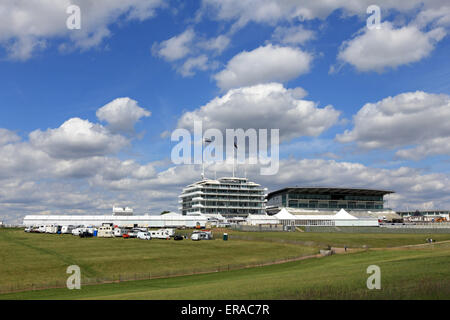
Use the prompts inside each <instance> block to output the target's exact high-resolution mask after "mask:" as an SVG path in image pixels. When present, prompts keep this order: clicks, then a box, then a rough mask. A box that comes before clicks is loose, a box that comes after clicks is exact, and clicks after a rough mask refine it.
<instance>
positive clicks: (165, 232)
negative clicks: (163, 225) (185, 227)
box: [149, 229, 175, 239]
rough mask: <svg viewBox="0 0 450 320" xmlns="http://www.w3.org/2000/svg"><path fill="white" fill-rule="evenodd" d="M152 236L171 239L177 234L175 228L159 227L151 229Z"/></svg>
mask: <svg viewBox="0 0 450 320" xmlns="http://www.w3.org/2000/svg"><path fill="white" fill-rule="evenodd" d="M149 232H150V234H151V236H152V238H156V239H170V238H171V237H173V236H174V235H175V229H159V230H156V231H149Z"/></svg>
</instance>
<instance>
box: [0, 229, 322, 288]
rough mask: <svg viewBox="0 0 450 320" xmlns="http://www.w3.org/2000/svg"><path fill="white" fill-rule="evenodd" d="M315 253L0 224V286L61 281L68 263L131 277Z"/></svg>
mask: <svg viewBox="0 0 450 320" xmlns="http://www.w3.org/2000/svg"><path fill="white" fill-rule="evenodd" d="M313 253H317V248H313V247H303V246H298V245H294V244H284V243H270V242H263V241H244V240H234V241H222V240H213V241H191V240H183V241H173V240H158V239H154V240H150V241H145V240H139V239H127V240H125V239H122V238H112V239H106V238H87V239H80V238H79V237H75V236H72V235H56V234H34V233H33V234H30V233H25V232H23V230H17V229H16V230H10V229H0V261H2V263H1V264H0V274H1V277H0V290H2V289H3V290H2V291H4V289H7V288H10V287H15V288H17V289H20V288H27V287H31V286H32V285H33V286H43V285H52V283H53V284H55V283H65V281H66V279H67V277H68V275H67V274H66V269H67V267H68V266H70V265H78V266H80V268H81V270H82V276H83V277H84V278H89V279H92V280H95V279H109V278H112V279H117V278H118V277H119V276H120V277H121V278H122V279H133V278H134V277H137V278H142V277H146V278H148V277H149V275H151V276H152V277H155V276H164V275H169V274H174V273H184V274H186V273H190V272H200V271H202V270H205V271H208V270H212V269H214V270H215V268H216V267H223V268H228V265H230V266H231V267H233V266H234V267H238V266H239V265H248V264H255V263H262V262H268V261H273V260H279V259H283V258H286V257H298V256H302V255H310V254H313Z"/></svg>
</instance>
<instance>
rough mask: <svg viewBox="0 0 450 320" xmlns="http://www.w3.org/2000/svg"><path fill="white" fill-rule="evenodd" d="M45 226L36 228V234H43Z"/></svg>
mask: <svg viewBox="0 0 450 320" xmlns="http://www.w3.org/2000/svg"><path fill="white" fill-rule="evenodd" d="M45 229H46V228H45V226H39V228H38V232H40V233H45Z"/></svg>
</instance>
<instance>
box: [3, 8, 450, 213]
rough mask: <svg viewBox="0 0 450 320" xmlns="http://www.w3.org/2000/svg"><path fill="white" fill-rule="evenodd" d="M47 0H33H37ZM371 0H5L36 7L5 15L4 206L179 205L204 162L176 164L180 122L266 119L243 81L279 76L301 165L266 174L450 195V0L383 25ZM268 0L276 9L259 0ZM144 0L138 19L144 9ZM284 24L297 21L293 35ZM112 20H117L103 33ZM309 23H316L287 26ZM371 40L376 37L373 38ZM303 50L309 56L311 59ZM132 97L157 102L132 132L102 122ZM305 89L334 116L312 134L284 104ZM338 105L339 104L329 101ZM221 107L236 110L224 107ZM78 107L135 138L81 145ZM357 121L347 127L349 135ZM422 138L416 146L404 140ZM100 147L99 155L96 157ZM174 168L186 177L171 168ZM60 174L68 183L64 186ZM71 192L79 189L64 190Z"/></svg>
mask: <svg viewBox="0 0 450 320" xmlns="http://www.w3.org/2000/svg"><path fill="white" fill-rule="evenodd" d="M39 3H40V2H39V1H34V4H35V5H37V6H39ZM100 3H101V2H100ZM70 4H77V5H79V6H80V9H81V17H82V25H81V30H67V28H66V27H65V20H66V19H67V17H68V15H67V14H66V13H65V12H64V10H63V9H64V8H65V6H67V5H70ZM369 4H371V3H368V4H367V5H365V4H364V1H362V3H360V4H358V5H353V4H342V5H335V7H333V6H332V5H330V4H328V3H327V2H325V1H323V3H322V1H317V2H314V1H303V2H300V3H293V2H290V1H282V2H279V3H277V2H272V1H268V0H267V1H266V0H263V1H256V0H255V1H253V0H252V1H232V0H230V1H225V2H224V3H222V4H221V3H220V2H216V1H212V0H211V1H210V0H208V1H206V0H205V1H192V2H189V3H188V4H186V3H184V2H178V1H168V2H167V1H166V2H161V1H156V0H149V1H142V3H141V4H139V2H137V1H135V0H127V1H123V2H122V4H121V5H120V6H119V5H118V4H117V7H115V6H116V4H115V3H114V2H111V3H108V2H104V8H100V9H99V8H92V1H91V0H79V1H62V4H61V2H59V3H57V1H55V4H54V5H53V6H50V5H49V4H42V5H41V6H39V9H33V8H31V9H30V8H29V7H27V5H28V4H27V3H26V1H19V2H18V3H17V6H16V8H8V7H7V6H8V5H9V4H8V3H5V4H0V9H2V7H5V8H3V9H7V10H4V11H3V12H9V13H3V15H5V14H6V15H9V14H10V15H11V16H13V14H12V12H14V10H19V9H22V10H24V12H26V14H28V15H29V19H27V20H24V21H25V22H23V23H18V22H17V21H15V23H10V24H9V25H7V24H6V22H8V21H9V19H12V18H11V16H7V17H6V16H5V17H2V14H0V18H4V19H2V20H4V21H6V22H5V24H0V69H1V72H0V83H1V84H2V85H1V89H0V101H1V108H0V128H2V129H4V130H3V131H0V154H1V155H2V156H3V157H4V159H3V163H1V162H0V179H4V183H3V184H4V185H7V186H8V187H6V188H5V190H4V191H3V192H2V193H0V218H2V219H4V220H14V219H20V217H21V216H22V215H23V213H61V212H64V213H83V212H85V211H89V212H100V211H109V210H110V209H109V208H110V207H111V206H112V204H113V203H116V202H117V203H124V204H129V205H131V206H134V207H135V208H138V211H139V210H140V211H142V212H144V211H147V210H148V208H151V209H150V211H151V212H153V213H155V212H157V211H159V210H163V209H166V208H168V209H171V210H176V209H177V208H176V207H177V199H176V197H177V194H178V193H179V192H180V190H181V187H182V186H184V185H186V184H189V183H191V182H193V179H195V178H196V177H198V175H199V170H198V168H196V167H193V166H185V167H186V168H182V167H183V166H181V167H180V166H175V165H173V163H171V162H170V153H171V150H172V147H173V146H174V143H173V142H171V141H170V135H169V137H167V136H164V137H161V134H162V133H163V132H165V131H166V132H168V133H170V132H172V131H173V130H175V129H176V128H177V127H179V126H183V125H184V126H186V127H189V124H188V123H186V117H185V115H186V114H187V113H192V114H195V116H196V117H200V118H201V117H205V118H203V120H205V119H212V120H211V123H223V125H224V126H225V125H230V124H231V125H232V124H234V123H238V120H239V116H237V115H236V114H239V113H240V112H244V114H242V116H243V117H244V118H245V117H248V118H245V119H248V121H247V122H246V123H248V128H252V127H254V126H255V125H257V126H259V128H263V127H264V126H265V124H266V123H267V124H268V123H269V122H265V121H267V119H266V120H264V119H262V118H261V119H259V118H258V117H261V111H257V110H255V109H252V108H256V107H255V106H245V105H239V103H241V102H239V101H238V100H235V99H238V98H237V96H238V93H239V94H240V95H242V94H243V93H242V91H240V90H243V88H250V89H249V90H250V92H253V91H252V90H255V89H254V88H255V86H257V85H262V86H263V87H262V88H263V90H265V91H264V94H266V93H267V94H269V93H270V92H275V91H276V92H278V93H277V94H280V95H281V96H283V97H284V98H283V99H287V100H282V101H290V102H289V103H292V106H285V105H280V106H279V105H274V106H273V108H272V110H273V111H272V113H273V114H272V115H269V117H268V118H269V119H270V118H271V121H270V123H271V124H270V126H271V125H272V124H273V126H274V127H277V126H278V127H280V129H281V132H282V134H283V132H286V134H287V133H289V135H290V138H289V139H287V140H284V141H282V144H281V158H282V162H281V165H280V172H282V171H284V170H293V171H292V172H295V174H292V175H291V176H289V177H286V176H285V175H283V174H280V175H278V176H277V177H275V178H268V177H262V176H260V175H258V171H257V170H254V171H252V170H250V173H249V175H250V177H251V178H252V179H253V180H255V181H257V182H260V183H262V184H264V185H266V186H267V187H269V189H272V188H276V187H280V186H284V185H286V184H295V185H301V184H315V185H335V184H340V185H346V186H350V187H351V186H366V187H369V186H370V187H373V188H386V189H393V190H395V191H397V194H396V195H395V196H393V200H392V201H393V202H392V203H393V205H395V206H396V207H398V208H404V207H406V205H408V207H411V206H412V207H417V208H439V209H448V206H450V198H449V195H448V191H450V184H449V177H448V174H449V157H448V153H449V151H450V132H449V130H446V128H445V127H446V126H445V125H443V123H445V122H448V120H450V119H449V115H450V112H449V111H448V110H449V108H450V104H449V101H450V100H449V96H450V82H449V78H450V64H449V59H448V57H449V56H450V40H449V37H448V35H447V33H448V30H449V27H450V23H449V22H448V15H449V14H450V8H449V6H448V5H446V4H445V1H438V0H436V1H430V2H428V3H427V4H424V3H422V2H421V1H418V0H417V1H412V2H411V3H409V4H405V5H404V7H403V5H402V4H398V3H396V2H395V1H387V0H386V1H380V8H381V23H382V25H381V29H380V31H378V30H368V29H367V27H366V19H367V18H368V16H369V15H368V14H366V8H367V7H368V5H369ZM59 7H60V8H61V10H59V9H58V8H59ZM265 7H267V8H270V9H267V10H261V12H259V11H258V10H257V9H255V8H259V9H261V8H265ZM55 8H56V9H58V10H56V9H55ZM236 8H237V10H236ZM275 8H276V9H277V10H275ZM27 10H28V11H27ZM133 10H136V12H138V13H139V18H135V17H134V16H133V15H132V14H130V12H134V11H133ZM305 10H306V11H305ZM0 12H2V11H1V10H0ZM299 12H300V13H299ZM33 28H34V29H33ZM277 28H278V29H279V30H284V32H282V33H281V34H282V36H280V37H278V38H277V37H276V36H275V34H276V30H277ZM105 29H107V30H108V31H109V34H108V35H105V36H102V35H101V33H99V35H100V36H99V37H98V38H95V37H94V35H95V34H96V33H97V32H100V31H101V30H105ZM29 30H35V31H29ZM36 30H37V31H36ZM377 31H378V33H376V32H377ZM76 33H78V34H76ZM182 35H185V36H186V37H187V36H188V35H190V36H191V38H190V39H189V40H187V41H185V43H182V44H179V43H178V44H179V45H178V46H173V47H170V46H168V44H169V42H170V40H171V39H172V40H176V39H180V37H181V36H182ZM295 35H297V36H302V37H304V38H302V39H303V40H298V41H288V40H287V39H288V38H289V36H295ZM218 37H222V38H221V39H222V40H223V39H226V41H224V42H223V43H222V44H221V46H220V48H219V47H218V48H215V49H212V48H211V47H208V45H210V44H211V43H212V42H213V40H214V39H217V38H218ZM94 38H95V40H93V39H94ZM87 40H92V41H90V42H89V45H85V42H84V41H87ZM29 43H31V44H32V45H31V47H30V46H27V44H29ZM43 43H45V45H42V44H43ZM363 46H366V47H367V46H373V48H372V49H370V50H369V51H368V52H366V51H364V50H365V49H364V47H363ZM361 47H362V49H361ZM164 48H166V49H167V50H164ZM358 48H359V49H358ZM183 50H184V51H183ZM281 54H286V55H285V56H283V57H286V58H281V57H282V56H281ZM173 55H175V56H176V57H177V58H176V59H173V57H174V56H173ZM171 57H172V58H171ZM302 57H309V58H308V59H309V60H308V59H306V60H307V61H303V62H301V61H300V60H299V59H301V58H302ZM342 57H344V58H342ZM191 58H192V59H196V58H202V59H203V60H201V61H199V62H198V64H197V65H196V68H193V69H190V70H188V73H189V74H183V73H182V70H183V69H182V68H183V65H185V63H187V61H188V60H189V59H191ZM238 58H241V60H239V59H238ZM258 59H259V60H258ZM290 59H292V60H290ZM296 59H297V60H296ZM280 60H283V61H281V62H280ZM274 61H276V62H274ZM233 63H234V64H233ZM245 64H255V65H257V66H258V67H257V68H255V69H258V70H250V72H248V71H242V70H245ZM291 66H292V67H291ZM265 68H267V70H264V69H265ZM330 68H335V71H334V72H332V71H331V69H330ZM221 72H228V73H230V72H231V73H233V74H234V76H235V78H234V79H235V80H233V81H231V80H226V81H227V82H226V85H223V83H220V82H219V80H217V79H218V75H219V74H220V73H221ZM252 72H255V75H252V74H251V73H252ZM258 72H261V76H259V73H258ZM249 73H250V74H249ZM226 79H229V78H226ZM255 79H256V80H255ZM224 81H225V80H224ZM270 84H278V85H281V88H282V89H280V88H279V87H277V89H276V88H275V87H273V86H272V87H271V86H270ZM295 88H302V89H303V90H305V91H306V92H307V95H305V96H302V97H300V98H298V97H292V96H290V94H289V93H286V92H284V91H283V93H280V92H279V90H287V91H289V89H295ZM230 90H231V91H230ZM233 90H234V91H233ZM277 90H278V91H277ZM417 92H420V93H421V94H418V93H417ZM226 94H230V96H231V98H230V99H231V101H232V103H234V104H232V105H231V106H229V107H228V108H229V109H228V111H227V112H229V113H226V112H225V113H223V112H222V113H221V112H220V108H222V107H224V106H221V105H220V104H219V105H215V106H212V105H211V106H210V108H209V109H208V110H209V111H204V112H203V111H201V109H200V108H201V107H202V106H205V105H209V104H211V102H212V101H213V99H215V98H216V97H222V96H224V95H226ZM244 96H245V94H244ZM389 97H391V98H389ZM117 98H129V99H131V100H132V101H135V102H136V104H135V105H134V104H133V103H131V104H127V106H130V105H132V107H130V108H134V109H133V110H138V109H139V110H143V109H144V110H147V111H149V112H151V115H150V116H142V115H141V116H139V117H138V118H133V119H131V120H130V121H132V123H131V125H132V126H134V131H132V132H121V131H117V132H115V131H113V130H111V127H112V125H113V124H114V123H113V121H112V120H103V121H102V120H100V119H99V118H98V116H97V114H96V113H97V111H98V110H99V109H100V108H102V107H104V106H107V105H108V104H109V103H111V102H113V101H115V99H117ZM280 99H281V98H280ZM386 99H388V100H386ZM405 100H406V101H407V102H404V101H405ZM121 101H122V102H123V100H121ZM234 101H236V102H234ZM280 101H281V100H280ZM298 101H308V102H311V103H313V104H314V107H313V108H312V109H311V110H310V111H308V112H311V116H314V117H320V119H319V118H318V120H317V121H318V123H320V121H322V122H323V123H327V124H325V125H324V128H323V130H320V132H316V133H314V134H312V133H311V130H312V128H308V124H307V123H306V124H305V123H304V122H301V119H300V118H299V122H298V126H299V127H300V126H304V127H305V129H304V130H303V129H302V128H296V127H295V125H291V126H290V127H284V125H283V124H284V123H285V122H286V120H288V119H287V118H285V116H283V115H281V113H282V112H280V111H278V110H291V111H294V109H295V106H294V104H296V103H297V102H298ZM383 101H384V103H383ZM280 103H284V102H280ZM302 103H303V102H302ZM305 103H306V102H305ZM368 103H373V104H375V111H376V112H374V113H372V114H369V116H367V114H366V116H362V113H360V115H361V117H360V120H356V118H355V119H354V117H355V115H357V114H358V112H361V111H360V110H361V109H362V108H363V106H365V105H366V104H368ZM402 103H403V104H402ZM328 105H330V106H331V108H332V111H331V112H326V111H324V112H323V114H322V113H321V112H322V111H321V110H322V109H324V108H325V107H326V106H328ZM383 106H384V107H383ZM401 106H404V108H406V109H402V108H401ZM232 108H235V110H234V111H233V109H232ZM246 108H247V109H246ZM280 108H281V109H280ZM283 108H287V109H283ZM298 108H300V107H298ZM425 108H426V109H425ZM407 109H408V110H414V112H415V114H411V113H409V111H405V110H407ZM244 110H245V111H244ZM425 110H429V113H430V114H432V115H434V117H435V118H433V117H430V119H428V118H427V116H426V115H425V116H424V117H425V118H424V119H423V120H424V121H423V125H422V124H419V125H415V126H413V125H412V122H411V121H414V119H416V120H417V119H420V118H421V117H422V114H427V112H425ZM297 111H298V110H297ZM130 112H131V109H130ZM333 112H334V113H333ZM414 112H413V113H414ZM319 113H320V115H319ZM336 113H339V116H338V117H337V118H336V117H334V116H335V114H336ZM219 114H220V115H221V116H222V117H224V118H223V119H222V118H220V117H219V118H214V117H218V115H219ZM224 114H225V115H224ZM438 114H440V116H436V115H438ZM265 116H266V115H265ZM333 117H334V118H333ZM73 118H80V119H82V120H87V121H88V123H89V124H92V125H96V126H99V128H100V129H99V130H105V131H101V132H102V134H104V135H105V137H103V136H102V140H101V141H99V143H107V142H108V141H110V140H108V139H111V141H113V142H114V141H117V139H120V137H124V139H125V140H126V141H127V143H124V145H123V146H122V147H120V148H119V147H117V148H115V147H114V146H111V147H105V152H104V153H100V154H99V153H96V152H93V153H92V154H89V152H88V153H87V154H83V155H81V153H80V156H78V155H76V152H77V150H78V149H77V148H80V150H81V149H83V145H82V143H81V142H77V141H72V140H71V139H72V138H74V139H75V137H76V132H75V131H76V129H77V127H76V126H77V125H81V122H79V123H77V124H76V125H74V126H72V127H70V128H71V129H74V128H75V129H74V130H75V131H74V132H73V136H71V132H68V133H67V132H66V133H67V135H64V136H57V135H58V134H60V133H61V132H62V131H61V130H60V131H58V128H60V127H61V126H62V125H63V124H64V123H65V122H66V121H68V120H69V119H73ZM108 119H110V118H108ZM253 119H254V120H255V121H253ZM436 119H437V120H436ZM233 121H234V122H233ZM358 121H359V122H358ZM86 123H87V122H85V123H84V124H86ZM268 125H269V124H268ZM83 128H84V127H83ZM394 128H398V130H394ZM84 129H86V130H91V129H89V128H87V127H86V128H84ZM309 129H310V130H309ZM36 130H38V131H39V135H36V137H35V138H32V137H31V135H30V133H32V132H34V131H36ZM283 130H284V131H283ZM308 130H309V131H308ZM346 130H347V131H348V133H349V135H348V136H347V140H345V139H343V138H339V136H342V135H343V133H344V132H345V131H346ZM419 132H421V133H419ZM383 133H385V134H383ZM119 136H120V137H119ZM95 137H96V136H93V139H95ZM103 138H104V139H103ZM64 139H69V140H70V141H69V142H67V141H64ZM344 140H345V141H344ZM391 140H392V143H390V141H391ZM2 141H3V142H2ZM105 141H106V142H105ZM380 141H381V142H380ZM51 143H58V145H57V146H63V147H62V148H66V147H67V148H74V149H73V150H71V152H70V154H71V155H74V156H73V157H72V158H68V157H67V156H62V155H60V154H57V153H55V152H53V151H52V150H56V149H55V148H56V147H55V146H53V145H50V144H51ZM79 143H81V144H79ZM117 145H120V143H118V144H117ZM374 145H379V146H378V147H374ZM436 145H439V146H442V148H440V147H439V148H436ZM101 147H102V146H100V149H101ZM95 148H99V145H97V144H95ZM412 148H415V149H414V151H413V152H410V153H408V152H407V151H405V150H410V149H412ZM49 150H50V151H49ZM83 150H85V149H83ZM11 152H14V155H11V154H10V153H11ZM80 152H81V151H80ZM28 153H30V154H34V156H36V157H38V156H37V154H39V157H38V158H33V156H31V155H29V154H28ZM40 153H42V155H40ZM8 157H10V158H8ZM20 157H21V158H20ZM94 158H95V159H94ZM100 158H101V159H100ZM305 159H306V162H305V161H304V160H305ZM127 160H129V161H130V160H131V161H134V166H135V167H133V170H134V171H139V170H143V171H145V170H148V172H147V171H145V172H147V173H146V174H145V175H142V176H140V177H134V176H133V174H132V172H133V170H131V169H130V168H128V167H127V168H128V169H124V168H125V167H126V166H127V164H126V161H127ZM39 161H42V163H40V162H39ZM283 161H285V162H283ZM302 161H303V162H302ZM323 161H324V162H323ZM97 162H98V163H99V164H98V165H99V167H98V168H96V167H89V166H87V164H89V165H92V164H93V163H97ZM110 163H114V166H113V167H114V168H115V169H112V171H116V172H121V174H122V175H119V176H117V177H112V176H110V175H108V174H109V173H104V172H103V173H102V170H103V169H104V168H105V167H107V166H108V165H110ZM124 163H125V164H124ZM111 166H112V165H111ZM74 168H76V169H74ZM143 168H145V170H144V169H143ZM311 168H317V169H318V171H319V172H320V171H322V176H321V175H320V174H319V175H311V176H308V174H310V173H311V172H313V171H314V170H312V169H311ZM321 169H322V170H321ZM2 170H3V172H2ZM59 170H62V171H61V172H60V171H59ZM121 170H122V171H123V172H122V171H121ZM127 170H128V171H127ZM305 170H306V171H305ZM74 171H76V172H77V173H76V174H74ZM30 172H31V173H30ZM33 172H34V174H32V173H33ZM55 172H57V173H58V174H55ZM226 172H227V171H226V170H225V169H224V172H223V173H224V174H226ZM334 173H336V175H335V178H333V177H332V176H334ZM171 174H175V176H176V177H177V179H174V181H172V182H167V180H166V179H168V178H167V177H170V176H171ZM368 177H370V179H369V178H368ZM339 179H340V180H339ZM169 180H170V179H169ZM61 186H65V188H67V190H65V191H61ZM42 187H46V188H48V194H46V195H40V194H39V192H38V190H42ZM21 190H22V191H23V192H25V194H30V192H31V193H32V194H33V195H36V196H35V198H34V197H30V198H32V199H34V200H33V201H35V203H33V201H25V200H24V199H25V198H26V197H25V196H21V195H19V193H20V192H22V191H21ZM74 195H76V196H77V197H78V198H77V199H76V200H75V199H73V197H74ZM55 196H57V197H61V199H62V200H61V202H60V203H56V202H55V201H52V200H49V199H51V198H52V197H55ZM65 197H68V200H67V201H63V199H65Z"/></svg>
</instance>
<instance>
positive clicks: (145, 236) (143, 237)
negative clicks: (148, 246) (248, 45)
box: [137, 231, 152, 240]
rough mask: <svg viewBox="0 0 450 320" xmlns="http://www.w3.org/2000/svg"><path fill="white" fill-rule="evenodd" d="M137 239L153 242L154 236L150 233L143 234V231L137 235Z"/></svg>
mask: <svg viewBox="0 0 450 320" xmlns="http://www.w3.org/2000/svg"><path fill="white" fill-rule="evenodd" d="M137 238H138V239H141V240H152V235H151V233H150V232H143V231H140V232H138V234H137Z"/></svg>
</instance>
